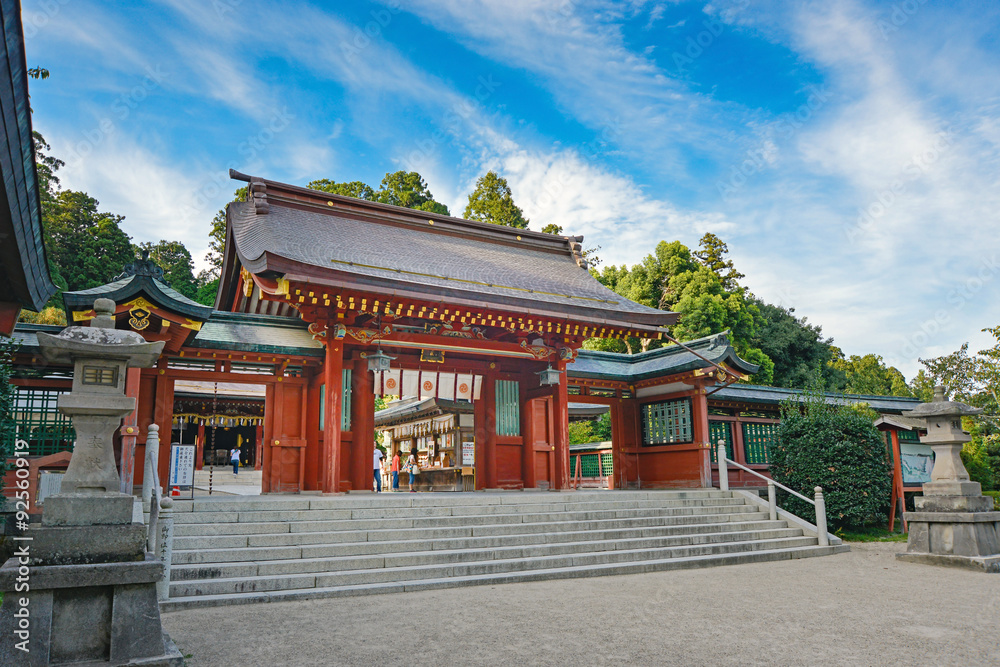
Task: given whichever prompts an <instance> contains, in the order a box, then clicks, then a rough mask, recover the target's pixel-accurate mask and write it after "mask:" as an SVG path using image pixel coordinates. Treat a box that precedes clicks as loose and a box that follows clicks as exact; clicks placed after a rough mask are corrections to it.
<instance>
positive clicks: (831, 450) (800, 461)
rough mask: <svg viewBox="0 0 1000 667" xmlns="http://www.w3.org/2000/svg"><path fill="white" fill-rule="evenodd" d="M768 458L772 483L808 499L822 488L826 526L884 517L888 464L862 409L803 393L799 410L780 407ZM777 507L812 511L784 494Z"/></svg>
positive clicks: (864, 522)
mask: <svg viewBox="0 0 1000 667" xmlns="http://www.w3.org/2000/svg"><path fill="white" fill-rule="evenodd" d="M770 458H771V469H770V472H771V475H772V476H773V477H774V479H775V481H777V482H780V483H782V484H784V485H785V486H788V487H789V488H791V489H795V490H796V491H798V492H799V493H801V494H803V495H805V496H808V497H810V498H811V497H812V496H813V489H814V487H817V486H821V487H823V495H824V496H825V498H826V513H827V521H828V524H829V526H830V528H831V530H832V529H836V528H844V527H852V528H858V527H861V526H865V525H870V524H875V523H883V522H885V521H886V518H887V513H888V510H889V498H890V493H891V490H892V468H891V465H890V463H889V461H888V460H887V458H886V451H885V444H884V441H883V440H882V437H881V435H880V434H879V432H878V430H877V429H876V428H875V427H874V426H873V425H872V422H871V420H870V419H869V417H868V415H867V414H866V413H865V412H864V411H858V410H854V409H851V408H850V407H846V406H833V405H827V404H826V403H825V401H823V399H822V398H821V397H807V399H806V403H805V406H804V408H801V409H800V408H799V407H798V406H797V405H793V404H788V405H786V406H783V408H782V420H781V425H780V426H779V427H778V437H777V442H776V443H775V444H774V445H773V446H772V448H771V450H770ZM782 506H783V507H785V508H786V509H787V510H788V511H790V512H792V513H794V514H797V515H799V516H801V517H803V518H809V517H810V516H812V515H814V511H815V510H814V509H813V507H812V505H809V504H807V503H806V502H804V501H802V500H799V499H798V498H795V497H794V496H790V495H789V496H788V497H787V498H785V499H783V500H782Z"/></svg>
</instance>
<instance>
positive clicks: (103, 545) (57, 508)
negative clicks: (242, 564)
mask: <svg viewBox="0 0 1000 667" xmlns="http://www.w3.org/2000/svg"><path fill="white" fill-rule="evenodd" d="M114 307H115V304H114V302H113V301H111V300H109V299H98V300H97V301H96V302H95V303H94V310H95V312H96V313H97V316H96V317H95V318H94V319H93V320H92V321H91V325H90V327H75V326H74V327H67V328H66V329H64V330H63V331H62V332H61V333H59V334H58V335H54V336H53V335H49V334H44V333H40V334H39V335H38V343H39V346H40V347H41V348H42V352H43V354H44V355H45V358H46V359H47V360H49V361H50V362H56V363H72V364H73V388H72V391H70V392H69V393H67V394H63V395H62V396H60V397H59V404H58V405H59V410H60V411H61V412H62V413H63V414H65V415H67V416H70V417H72V419H73V426H74V428H75V430H76V435H77V437H76V442H75V443H74V445H73V457H72V459H71V460H70V464H69V468H68V469H67V470H66V474H65V476H64V477H63V481H62V488H61V489H60V492H59V493H58V494H56V495H53V496H50V497H49V498H47V499H46V501H45V509H44V511H43V513H42V523H41V525H35V524H33V525H32V526H31V527H30V528H29V529H28V530H27V531H26V532H25V534H24V535H23V536H22V539H21V541H19V545H21V547H22V548H21V553H20V554H18V555H16V556H15V557H14V558H11V559H10V560H8V561H7V562H6V563H5V564H4V566H3V567H2V568H0V590H2V591H4V598H3V607H2V610H0V664H3V665H59V664H70V663H83V662H86V663H87V664H109V665H181V664H183V658H182V657H181V655H180V653H179V652H178V651H177V649H176V647H175V646H174V645H173V643H172V642H170V640H169V638H168V637H167V636H166V635H165V634H164V633H163V629H162V627H161V625H160V612H159V606H158V604H157V597H156V582H157V581H158V580H159V579H160V578H161V577H162V576H163V563H162V562H160V561H159V560H158V559H157V558H156V557H155V556H154V555H153V554H148V553H146V548H145V545H146V528H145V526H144V525H143V524H141V523H133V521H132V516H133V512H132V507H133V498H132V496H131V495H129V494H126V493H122V492H121V491H120V484H121V482H120V479H119V476H118V470H117V466H116V463H115V458H114V448H113V446H112V439H113V436H114V433H115V430H116V429H117V428H118V426H119V424H120V423H121V419H122V417H124V416H125V415H127V414H129V413H131V412H132V411H133V410H135V405H136V400H135V398H132V397H128V396H126V395H125V379H126V370H127V369H128V368H129V367H130V366H131V367H149V366H152V365H153V364H154V363H155V362H156V359H157V358H158V357H159V356H160V353H161V351H162V349H163V343H162V342H159V343H147V342H146V341H145V340H144V339H143V338H142V336H140V335H139V334H137V333H134V332H131V331H120V330H116V329H115V328H114V317H113V313H114ZM24 580H27V582H28V584H29V586H30V587H29V588H27V589H24V588H22V587H19V586H18V583H19V582H21V581H24ZM19 591H20V592H19ZM18 630H21V631H22V632H21V634H17V631H18ZM21 638H23V639H24V641H23V642H19V641H18V640H19V639H21Z"/></svg>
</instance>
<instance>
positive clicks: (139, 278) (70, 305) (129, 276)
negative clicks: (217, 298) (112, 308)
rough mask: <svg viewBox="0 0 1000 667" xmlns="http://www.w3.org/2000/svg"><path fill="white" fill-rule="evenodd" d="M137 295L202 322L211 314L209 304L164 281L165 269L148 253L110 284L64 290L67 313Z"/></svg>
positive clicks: (120, 300) (121, 301)
mask: <svg viewBox="0 0 1000 667" xmlns="http://www.w3.org/2000/svg"><path fill="white" fill-rule="evenodd" d="M137 296H144V297H146V298H147V299H149V300H150V301H151V302H152V303H154V304H156V305H157V306H160V307H161V308H164V309H166V310H169V311H171V312H174V313H178V314H180V315H183V316H185V317H190V318H192V319H195V320H198V321H202V322H203V321H205V320H207V319H208V317H209V315H211V314H212V308H211V307H210V306H206V305H203V304H200V303H198V302H197V301H193V300H192V299H189V298H188V297H186V296H184V295H183V294H181V293H180V292H178V291H177V290H175V289H174V288H173V287H171V286H170V285H168V284H167V283H166V281H165V280H163V269H161V268H160V267H158V266H156V264H155V263H153V262H152V261H151V260H149V259H147V258H145V256H144V259H137V260H135V262H133V263H132V264H130V265H129V266H126V267H125V271H124V273H123V274H122V275H121V276H119V277H118V278H116V279H115V280H113V281H112V282H110V283H107V284H105V285H99V286H98V287H92V288H90V289H85V290H76V291H74V292H63V302H65V304H66V312H72V311H74V310H82V309H86V310H89V309H91V308H93V307H94V301H96V300H97V299H99V298H105V299H111V300H112V301H114V302H115V303H123V302H127V301H130V300H131V299H134V298H135V297H137Z"/></svg>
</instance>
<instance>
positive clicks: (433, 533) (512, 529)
mask: <svg viewBox="0 0 1000 667" xmlns="http://www.w3.org/2000/svg"><path fill="white" fill-rule="evenodd" d="M766 518H767V513H766V512H753V511H747V512H743V513H740V514H707V515H688V516H682V517H673V516H667V517H636V518H627V519H604V520H595V521H563V522H548V523H516V524H493V525H484V526H458V527H452V528H410V529H390V530H384V529H378V530H367V531H365V530H357V531H347V530H345V531H337V532H324V533H321V535H322V536H323V542H324V543H336V542H341V543H343V542H397V541H407V540H424V541H428V540H437V539H445V538H463V537H465V538H468V537H497V536H511V535H532V534H538V533H552V532H557V533H558V532H588V531H599V530H614V529H621V530H632V531H637V530H643V529H648V528H657V527H666V526H681V525H692V524H703V523H717V524H727V523H732V522H746V521H754V520H758V521H762V520H764V519H766ZM290 526H291V527H292V528H293V529H294V528H295V525H294V524H290ZM293 534H301V535H309V533H293ZM175 539H176V538H175ZM302 543H303V542H302V541H297V542H296V543H293V544H291V545H284V546H271V547H264V546H260V547H254V546H247V547H246V548H245V549H241V551H242V552H243V554H244V555H243V556H241V557H239V560H261V559H263V560H274V559H278V558H298V557H300V556H299V553H298V551H296V550H298V549H300V548H301V546H300V545H301V544H302ZM237 549H239V548H238V547H237ZM232 552H233V549H205V548H202V549H198V550H193V551H184V550H179V549H178V550H175V551H174V558H173V562H175V563H183V562H189V563H190V562H200V563H207V562H225V561H231V560H236V559H237V558H235V557H234V556H233V554H232ZM268 554H273V555H270V556H268ZM183 559H192V560H183Z"/></svg>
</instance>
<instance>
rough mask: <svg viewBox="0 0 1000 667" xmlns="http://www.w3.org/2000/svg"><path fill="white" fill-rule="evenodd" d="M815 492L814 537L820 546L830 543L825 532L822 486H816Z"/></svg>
mask: <svg viewBox="0 0 1000 667" xmlns="http://www.w3.org/2000/svg"><path fill="white" fill-rule="evenodd" d="M814 491H815V492H816V533H817V535H816V538H817V539H818V541H819V545H820V546H821V547H825V546H829V545H830V536H829V535H828V534H827V532H826V500H824V499H823V487H821V486H817V487H816V488H815V489H814Z"/></svg>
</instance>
